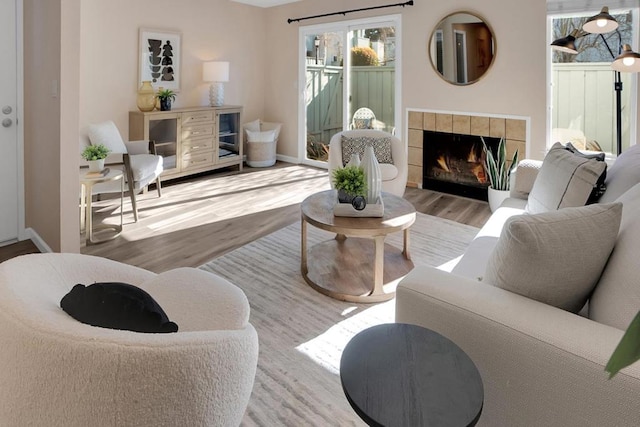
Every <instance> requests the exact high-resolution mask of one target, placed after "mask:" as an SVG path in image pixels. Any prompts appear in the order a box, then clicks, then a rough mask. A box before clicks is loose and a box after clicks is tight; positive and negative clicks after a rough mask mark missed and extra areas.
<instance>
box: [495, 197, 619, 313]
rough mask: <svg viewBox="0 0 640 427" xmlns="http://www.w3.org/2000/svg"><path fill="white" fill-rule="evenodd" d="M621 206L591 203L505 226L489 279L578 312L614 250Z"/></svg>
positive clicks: (521, 217) (513, 219) (514, 219)
mask: <svg viewBox="0 0 640 427" xmlns="http://www.w3.org/2000/svg"><path fill="white" fill-rule="evenodd" d="M621 214H622V204H621V203H613V204H606V205H600V204H595V205H588V206H582V207H575V208H565V209H560V210H557V211H553V212H546V213H542V214H537V215H516V216H512V217H510V218H509V219H507V221H506V222H505V225H504V228H503V229H502V233H501V234H500V238H499V239H498V242H497V244H496V246H495V248H494V250H493V252H492V254H491V256H490V257H489V261H488V263H487V268H486V271H485V275H484V281H485V282H487V283H490V284H492V285H495V286H497V287H499V288H503V289H506V290H509V291H511V292H515V293H517V294H520V295H523V296H526V297H529V298H532V299H535V300H537V301H540V302H543V303H545V304H549V305H553V306H555V307H558V308H562V309H564V310H568V311H571V312H573V313H577V312H578V311H580V309H581V308H582V307H583V306H584V304H585V303H586V301H587V298H588V297H589V295H590V294H591V291H592V290H593V288H594V287H595V286H596V284H597V283H598V279H599V278H600V275H601V274H602V270H603V269H604V267H605V265H606V263H607V259H609V255H610V254H611V251H612V250H613V246H614V244H615V241H616V238H617V236H618V229H619V228H620V218H621Z"/></svg>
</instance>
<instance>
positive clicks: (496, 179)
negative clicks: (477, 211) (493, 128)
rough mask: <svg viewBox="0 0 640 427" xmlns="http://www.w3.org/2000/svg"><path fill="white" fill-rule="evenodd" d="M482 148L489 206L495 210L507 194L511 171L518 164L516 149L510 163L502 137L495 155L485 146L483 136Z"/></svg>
mask: <svg viewBox="0 0 640 427" xmlns="http://www.w3.org/2000/svg"><path fill="white" fill-rule="evenodd" d="M480 139H481V140H482V148H483V150H484V168H485V171H486V173H487V175H488V176H489V183H490V187H489V190H488V191H489V207H490V208H491V211H492V212H493V211H495V210H496V209H497V208H498V207H499V206H500V204H501V203H502V202H503V201H504V199H505V198H507V197H508V196H509V189H510V178H511V172H513V170H514V169H515V168H516V166H518V150H516V151H515V153H513V157H512V158H511V163H510V164H509V163H507V144H506V142H505V140H504V138H500V142H499V143H498V149H497V150H496V151H497V153H496V155H494V154H493V152H492V151H491V149H490V148H489V147H487V144H486V142H485V140H484V138H482V137H480Z"/></svg>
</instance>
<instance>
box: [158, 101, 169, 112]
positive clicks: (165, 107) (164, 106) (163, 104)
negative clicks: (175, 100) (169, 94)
mask: <svg viewBox="0 0 640 427" xmlns="http://www.w3.org/2000/svg"><path fill="white" fill-rule="evenodd" d="M160 111H171V98H165V99H161V100H160Z"/></svg>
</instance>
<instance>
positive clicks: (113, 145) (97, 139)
mask: <svg viewBox="0 0 640 427" xmlns="http://www.w3.org/2000/svg"><path fill="white" fill-rule="evenodd" d="M88 133H89V141H91V144H92V145H99V144H102V145H104V146H105V147H107V148H108V149H109V150H110V151H111V152H112V153H114V154H115V153H126V152H127V147H126V146H125V145H124V141H123V140H122V136H120V131H118V128H117V127H116V124H115V123H113V122H112V121H111V120H108V121H106V122H102V123H97V124H93V125H90V126H89V132H88Z"/></svg>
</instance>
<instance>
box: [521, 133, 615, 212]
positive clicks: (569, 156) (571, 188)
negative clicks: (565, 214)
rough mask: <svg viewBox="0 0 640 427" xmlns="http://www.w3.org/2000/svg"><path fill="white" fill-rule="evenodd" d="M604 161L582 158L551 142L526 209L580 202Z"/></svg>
mask: <svg viewBox="0 0 640 427" xmlns="http://www.w3.org/2000/svg"><path fill="white" fill-rule="evenodd" d="M606 168H607V164H606V163H605V162H602V161H598V160H596V159H589V158H585V157H583V156H580V155H576V154H574V153H572V152H571V151H570V150H567V149H566V148H565V147H564V146H563V145H562V144H560V143H555V144H554V145H553V147H551V149H550V150H549V152H548V153H547V155H546V156H545V158H544V161H543V162H542V167H541V168H540V171H539V172H538V175H537V177H536V180H535V182H534V183H533V188H532V189H531V193H530V194H529V200H528V203H527V212H528V213H533V214H535V213H543V212H549V211H554V210H557V209H561V208H566V207H575V206H583V205H585V204H586V203H587V200H589V196H590V195H591V193H592V191H593V189H594V187H595V186H596V184H597V183H598V180H599V179H600V177H601V176H602V174H603V173H605V171H606Z"/></svg>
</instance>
